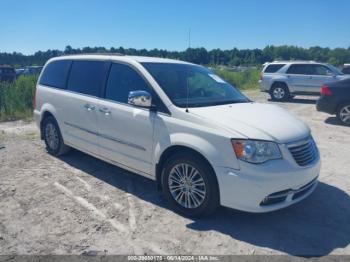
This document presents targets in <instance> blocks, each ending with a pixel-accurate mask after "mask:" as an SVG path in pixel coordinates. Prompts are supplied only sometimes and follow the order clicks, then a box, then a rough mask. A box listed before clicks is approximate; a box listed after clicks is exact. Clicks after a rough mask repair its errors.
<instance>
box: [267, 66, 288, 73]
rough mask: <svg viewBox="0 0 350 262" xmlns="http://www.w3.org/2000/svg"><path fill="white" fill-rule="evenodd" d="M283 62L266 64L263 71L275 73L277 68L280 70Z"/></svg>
mask: <svg viewBox="0 0 350 262" xmlns="http://www.w3.org/2000/svg"><path fill="white" fill-rule="evenodd" d="M284 66H285V64H273V65H268V66H267V67H266V68H265V71H264V73H276V72H277V71H278V70H280V69H281V68H282V67H284Z"/></svg>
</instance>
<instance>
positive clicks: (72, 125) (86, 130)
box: [64, 122, 99, 136]
mask: <svg viewBox="0 0 350 262" xmlns="http://www.w3.org/2000/svg"><path fill="white" fill-rule="evenodd" d="M64 124H65V125H67V126H71V127H74V128H77V129H80V130H82V131H85V132H87V133H89V134H93V135H96V136H98V135H99V134H98V133H96V132H94V131H91V130H89V129H86V128H83V127H81V126H78V125H75V124H71V123H68V122H64Z"/></svg>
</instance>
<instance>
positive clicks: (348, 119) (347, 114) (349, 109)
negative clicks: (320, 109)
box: [339, 105, 350, 124]
mask: <svg viewBox="0 0 350 262" xmlns="http://www.w3.org/2000/svg"><path fill="white" fill-rule="evenodd" d="M339 116H340V120H341V121H342V122H343V123H345V124H350V105H347V106H344V107H343V108H342V109H340V114H339Z"/></svg>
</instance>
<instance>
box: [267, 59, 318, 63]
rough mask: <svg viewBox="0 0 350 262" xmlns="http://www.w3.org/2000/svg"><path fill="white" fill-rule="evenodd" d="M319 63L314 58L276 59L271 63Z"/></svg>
mask: <svg viewBox="0 0 350 262" xmlns="http://www.w3.org/2000/svg"><path fill="white" fill-rule="evenodd" d="M294 62H296V63H318V62H317V61H314V60H275V61H273V62H271V63H294Z"/></svg>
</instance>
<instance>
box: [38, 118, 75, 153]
mask: <svg viewBox="0 0 350 262" xmlns="http://www.w3.org/2000/svg"><path fill="white" fill-rule="evenodd" d="M41 131H42V134H43V137H44V141H45V145H46V150H47V152H48V153H49V154H51V155H53V156H61V155H63V154H65V153H67V152H68V151H69V150H70V147H68V146H67V145H65V144H64V142H63V139H62V134H61V131H60V128H59V127H58V124H57V121H56V119H55V118H54V117H53V116H48V117H46V118H45V119H44V120H43V124H42V130H41Z"/></svg>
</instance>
